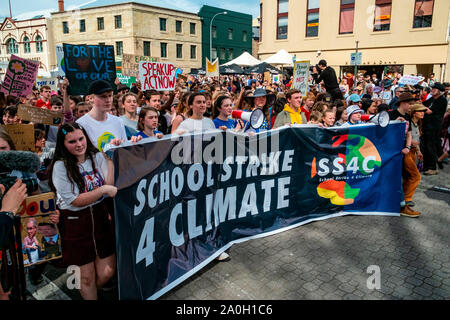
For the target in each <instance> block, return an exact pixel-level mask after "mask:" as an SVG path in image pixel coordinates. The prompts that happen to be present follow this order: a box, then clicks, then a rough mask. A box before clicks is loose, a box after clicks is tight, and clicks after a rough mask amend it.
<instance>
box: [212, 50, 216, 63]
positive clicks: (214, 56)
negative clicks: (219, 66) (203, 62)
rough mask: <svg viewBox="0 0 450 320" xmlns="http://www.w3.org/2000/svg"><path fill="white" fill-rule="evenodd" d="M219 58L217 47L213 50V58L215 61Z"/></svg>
mask: <svg viewBox="0 0 450 320" xmlns="http://www.w3.org/2000/svg"><path fill="white" fill-rule="evenodd" d="M216 59H217V48H212V50H211V60H212V61H214V60H216Z"/></svg>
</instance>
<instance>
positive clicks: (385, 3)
mask: <svg viewBox="0 0 450 320" xmlns="http://www.w3.org/2000/svg"><path fill="white" fill-rule="evenodd" d="M391 8H392V0H376V2H375V22H374V24H373V31H387V30H389V29H390V28H391Z"/></svg>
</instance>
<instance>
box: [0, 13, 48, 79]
mask: <svg viewBox="0 0 450 320" xmlns="http://www.w3.org/2000/svg"><path fill="white" fill-rule="evenodd" d="M52 48H54V43H53V35H52V28H51V20H50V19H48V18H46V17H42V16H38V17H34V18H32V19H27V20H14V19H11V18H5V19H4V20H3V23H2V24H1V25H0V79H3V77H4V75H5V73H6V68H7V66H8V61H9V58H10V57H11V54H14V55H16V56H20V57H22V58H25V59H29V60H36V61H39V73H38V75H39V76H50V71H51V70H52V69H54V68H55V67H56V63H55V60H53V59H52V54H51V52H52V51H53V50H52Z"/></svg>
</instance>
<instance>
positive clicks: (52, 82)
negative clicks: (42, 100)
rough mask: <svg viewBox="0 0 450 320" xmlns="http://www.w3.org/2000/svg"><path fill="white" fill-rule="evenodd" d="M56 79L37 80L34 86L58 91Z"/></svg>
mask: <svg viewBox="0 0 450 320" xmlns="http://www.w3.org/2000/svg"><path fill="white" fill-rule="evenodd" d="M58 82H59V80H58V78H37V79H36V86H37V87H38V88H40V87H42V86H49V87H50V88H51V89H52V91H58Z"/></svg>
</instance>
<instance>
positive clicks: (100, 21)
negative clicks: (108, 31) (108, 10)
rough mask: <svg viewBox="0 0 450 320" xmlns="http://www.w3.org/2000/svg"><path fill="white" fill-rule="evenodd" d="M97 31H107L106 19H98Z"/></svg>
mask: <svg viewBox="0 0 450 320" xmlns="http://www.w3.org/2000/svg"><path fill="white" fill-rule="evenodd" d="M97 29H98V30H105V19H103V17H102V18H97Z"/></svg>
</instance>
